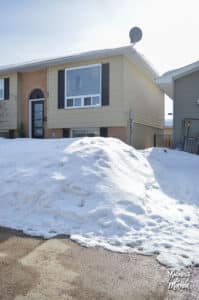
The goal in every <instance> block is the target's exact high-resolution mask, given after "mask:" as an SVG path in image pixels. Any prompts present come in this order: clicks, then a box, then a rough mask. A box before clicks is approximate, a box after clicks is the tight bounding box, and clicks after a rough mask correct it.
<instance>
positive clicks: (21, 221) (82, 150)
mask: <svg viewBox="0 0 199 300" xmlns="http://www.w3.org/2000/svg"><path fill="white" fill-rule="evenodd" d="M198 178H199V156H197V155H193V154H188V153H184V152H180V151H177V150H176V151H175V150H165V149H161V148H151V149H147V150H143V151H137V150H135V149H134V148H132V147H130V146H128V145H126V144H124V143H123V142H121V141H119V140H117V139H113V138H82V139H59V140H53V139H51V140H31V139H15V140H8V139H0V187H1V188H0V225H1V226H6V227H11V228H15V229H19V230H23V231H24V232H25V233H27V234H30V235H34V236H43V237H45V238H51V237H53V236H56V235H58V234H67V235H70V237H71V239H73V240H75V241H77V242H78V243H80V244H82V245H85V246H101V247H104V248H106V249H109V250H112V251H119V252H137V253H143V254H147V255H150V254H156V255H157V259H158V261H159V262H160V263H162V264H164V265H167V266H169V267H181V266H188V265H198V264H199V184H198Z"/></svg>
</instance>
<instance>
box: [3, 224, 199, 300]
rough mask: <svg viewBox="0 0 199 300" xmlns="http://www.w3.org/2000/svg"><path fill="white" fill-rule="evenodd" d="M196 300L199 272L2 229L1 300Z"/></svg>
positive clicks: (196, 269) (147, 259)
mask: <svg viewBox="0 0 199 300" xmlns="http://www.w3.org/2000/svg"><path fill="white" fill-rule="evenodd" d="M58 299H59V300H65V299H67V300H68V299H69V300H72V299H77V300H91V299H92V300H97V299H98V300H99V299H105V300H106V299H107V300H110V299H116V300H119V299H121V300H122V299H124V300H134V299H135V300H143V299H146V300H156V299H163V300H166V299H168V300H174V299H175V300H197V299H199V268H187V269H184V270H181V271H175V272H174V271H173V272H169V270H168V269H167V268H165V267H164V266H161V265H160V264H159V263H158V262H157V261H156V259H155V256H142V255H136V254H121V253H114V252H110V251H106V250H104V249H101V248H84V247H81V246H80V245H78V244H76V243H74V242H72V241H71V240H69V239H67V238H66V237H61V236H59V237H56V238H54V239H50V240H43V239H41V238H34V237H28V236H25V235H23V234H22V233H21V232H18V231H15V230H10V229H6V228H0V300H58Z"/></svg>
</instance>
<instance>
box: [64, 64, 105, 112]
mask: <svg viewBox="0 0 199 300" xmlns="http://www.w3.org/2000/svg"><path fill="white" fill-rule="evenodd" d="M93 67H100V68H99V69H100V83H99V84H100V88H99V90H100V92H99V94H88V95H78V96H70V97H68V96H67V72H68V71H70V70H78V69H87V68H93ZM64 96H65V102H64V108H65V109H80V108H97V107H101V106H102V64H90V65H83V66H79V67H71V68H66V69H65V95H64ZM87 97H91V103H92V98H93V97H99V104H97V105H93V104H91V105H84V98H87ZM77 98H80V99H81V105H80V106H75V105H74V100H75V99H77ZM68 99H73V106H67V100H68Z"/></svg>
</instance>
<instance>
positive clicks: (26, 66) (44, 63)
mask: <svg viewBox="0 0 199 300" xmlns="http://www.w3.org/2000/svg"><path fill="white" fill-rule="evenodd" d="M115 55H125V56H126V57H128V58H129V59H131V60H132V61H133V63H135V64H137V65H138V67H140V68H141V69H143V71H145V72H146V73H147V74H148V75H149V76H150V77H151V78H152V79H153V80H154V79H155V78H157V77H158V73H157V72H156V71H155V69H154V68H153V67H152V66H151V64H150V63H149V62H148V61H147V60H146V59H145V58H144V56H143V55H141V54H140V53H139V52H138V51H137V50H135V49H134V48H133V47H132V46H131V45H129V46H123V47H118V48H110V49H101V50H92V51H87V52H81V53H76V54H70V55H66V56H62V57H56V58H48V59H43V60H33V61H30V62H25V63H20V64H12V65H7V66H2V67H0V74H6V73H7V74H8V73H12V72H28V71H32V70H39V69H43V68H48V67H50V66H55V65H62V64H66V63H72V62H81V61H82V62H83V61H87V60H90V59H98V58H105V57H111V56H115Z"/></svg>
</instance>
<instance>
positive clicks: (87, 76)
mask: <svg viewBox="0 0 199 300" xmlns="http://www.w3.org/2000/svg"><path fill="white" fill-rule="evenodd" d="M65 78H66V81H65V91H66V94H65V99H66V100H65V108H82V107H87V108H88V107H97V106H101V65H100V64H97V65H88V66H83V67H75V68H69V69H66V70H65Z"/></svg>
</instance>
